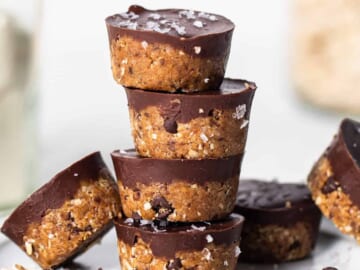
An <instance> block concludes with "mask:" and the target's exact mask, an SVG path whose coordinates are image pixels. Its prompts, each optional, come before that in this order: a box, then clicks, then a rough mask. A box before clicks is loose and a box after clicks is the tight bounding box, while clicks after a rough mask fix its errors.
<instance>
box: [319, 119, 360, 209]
mask: <svg viewBox="0 0 360 270" xmlns="http://www.w3.org/2000/svg"><path fill="white" fill-rule="evenodd" d="M325 156H326V157H327V158H328V159H329V161H330V164H331V167H332V170H333V173H334V176H333V177H334V180H335V181H336V182H337V183H336V184H339V185H340V186H341V188H342V191H343V192H344V193H346V194H348V195H349V197H350V198H351V200H352V201H353V203H354V204H356V205H357V206H358V207H360V196H359V195H360V168H359V165H360V123H359V122H356V121H354V120H351V119H344V120H343V121H342V122H341V125H340V129H339V132H338V135H337V136H335V138H334V140H333V142H332V144H331V145H330V147H329V148H328V149H327V150H326V152H325ZM335 186H336V185H334V187H335ZM335 189H336V188H335ZM335 189H334V190H335Z"/></svg>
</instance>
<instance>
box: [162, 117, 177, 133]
mask: <svg viewBox="0 0 360 270" xmlns="http://www.w3.org/2000/svg"><path fill="white" fill-rule="evenodd" d="M164 128H165V130H166V131H167V132H169V133H172V134H175V133H177V128H178V124H177V123H176V121H175V119H174V118H165V119H164Z"/></svg>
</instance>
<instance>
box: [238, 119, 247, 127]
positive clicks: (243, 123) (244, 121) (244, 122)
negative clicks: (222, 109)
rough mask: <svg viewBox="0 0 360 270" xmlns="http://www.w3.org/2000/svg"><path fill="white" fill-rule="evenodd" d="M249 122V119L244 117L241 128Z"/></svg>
mask: <svg viewBox="0 0 360 270" xmlns="http://www.w3.org/2000/svg"><path fill="white" fill-rule="evenodd" d="M248 124H249V120H246V119H244V120H243V121H242V123H241V126H240V129H243V128H244V127H246V126H247V125H248Z"/></svg>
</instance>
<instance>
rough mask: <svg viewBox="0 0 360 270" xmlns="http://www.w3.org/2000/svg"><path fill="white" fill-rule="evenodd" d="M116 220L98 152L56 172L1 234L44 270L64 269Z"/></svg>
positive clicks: (112, 187)
mask: <svg viewBox="0 0 360 270" xmlns="http://www.w3.org/2000/svg"><path fill="white" fill-rule="evenodd" d="M113 217H121V214H120V199H119V195H118V189H117V186H116V183H115V181H114V179H113V177H112V176H111V175H110V172H109V170H108V168H107V167H106V165H105V163H104V162H103V160H102V158H101V155H100V153H99V152H95V153H92V154H90V155H88V156H86V157H84V158H83V159H81V160H79V161H77V162H76V163H74V164H72V165H71V166H70V167H68V168H66V169H65V170H63V171H61V172H60V173H58V174H57V175H55V176H54V178H53V179H52V180H51V181H50V182H48V183H47V184H45V185H44V186H42V187H41V188H40V189H39V190H37V191H36V192H35V193H33V194H32V195H31V196H30V197H29V198H28V199H26V200H25V201H24V202H23V203H22V204H21V205H20V206H19V207H18V208H17V209H15V211H14V212H13V213H12V214H11V215H10V217H9V218H8V219H7V220H6V221H5V223H4V225H3V226H2V228H1V231H2V232H3V233H4V234H5V235H6V236H7V237H9V238H10V239H11V240H12V241H13V242H14V243H15V244H17V245H18V246H19V247H20V248H21V249H22V250H23V251H24V252H25V253H26V254H27V255H28V256H30V257H31V258H32V259H33V260H34V261H35V262H37V263H38V264H39V265H40V266H41V267H42V268H44V269H53V268H56V267H58V266H61V265H64V264H65V263H68V262H69V261H71V260H72V259H73V258H75V257H76V256H78V255H79V254H81V253H82V252H83V251H85V250H86V249H87V248H88V247H89V246H90V245H91V244H92V243H93V242H95V241H97V240H98V239H99V238H100V237H101V236H103V235H104V234H105V233H106V232H107V231H108V230H109V229H110V228H111V227H112V225H113V223H112V219H113Z"/></svg>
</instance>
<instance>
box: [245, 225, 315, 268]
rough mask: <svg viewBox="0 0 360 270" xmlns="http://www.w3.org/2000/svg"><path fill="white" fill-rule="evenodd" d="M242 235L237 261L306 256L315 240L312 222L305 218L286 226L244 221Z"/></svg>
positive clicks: (275, 259) (294, 258)
mask: <svg viewBox="0 0 360 270" xmlns="http://www.w3.org/2000/svg"><path fill="white" fill-rule="evenodd" d="M241 237H242V239H241V244H240V249H241V251H242V253H241V256H240V260H243V261H253V262H271V263H274V262H284V261H292V260H297V259H301V258H304V257H306V256H307V255H309V254H310V252H311V251H312V249H313V247H314V242H315V240H316V239H314V236H313V235H312V229H311V224H308V223H306V222H305V221H304V222H297V223H295V224H293V225H291V226H287V227H284V226H280V225H262V224H253V223H251V222H249V221H247V222H245V224H244V228H243V232H242V234H241Z"/></svg>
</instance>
